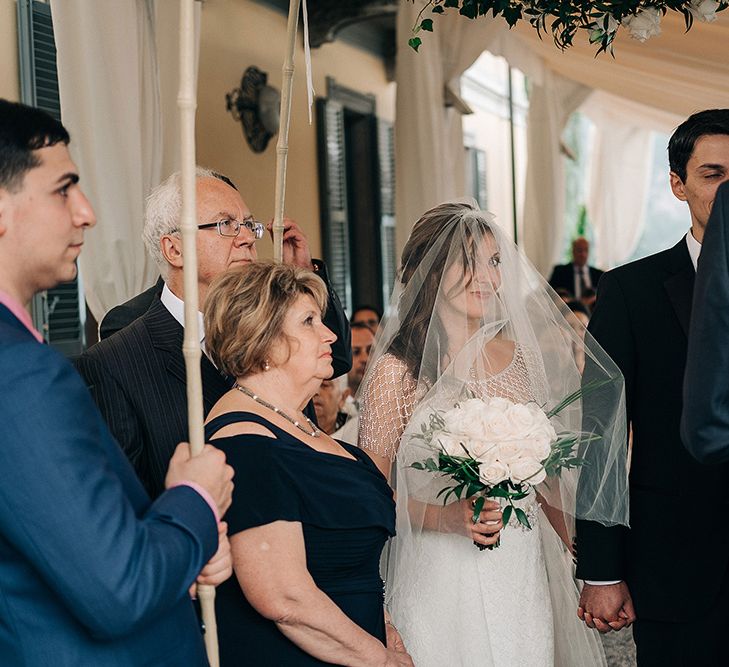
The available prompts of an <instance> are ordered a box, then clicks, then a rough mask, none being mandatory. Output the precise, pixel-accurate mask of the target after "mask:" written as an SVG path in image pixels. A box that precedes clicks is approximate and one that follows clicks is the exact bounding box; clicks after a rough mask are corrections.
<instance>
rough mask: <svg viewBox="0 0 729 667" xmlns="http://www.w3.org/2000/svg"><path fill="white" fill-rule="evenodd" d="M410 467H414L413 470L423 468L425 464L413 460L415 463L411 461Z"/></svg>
mask: <svg viewBox="0 0 729 667" xmlns="http://www.w3.org/2000/svg"><path fill="white" fill-rule="evenodd" d="M410 467H411V468H415V470H425V466H424V465H423V464H422V463H420V461H415V463H411V464H410Z"/></svg>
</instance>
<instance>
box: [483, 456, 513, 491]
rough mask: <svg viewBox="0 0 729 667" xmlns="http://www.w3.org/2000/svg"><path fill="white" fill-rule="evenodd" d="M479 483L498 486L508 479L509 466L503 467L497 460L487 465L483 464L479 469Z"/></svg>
mask: <svg viewBox="0 0 729 667" xmlns="http://www.w3.org/2000/svg"><path fill="white" fill-rule="evenodd" d="M479 472H480V475H479V476H480V478H481V481H482V482H483V483H484V484H488V485H489V486H495V485H496V484H500V483H501V482H503V481H504V480H505V479H509V466H507V465H504V464H503V463H502V462H501V461H499V460H498V459H494V460H493V461H491V462H490V463H488V464H484V465H482V466H481V468H480V469H479Z"/></svg>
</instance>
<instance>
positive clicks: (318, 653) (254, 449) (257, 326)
mask: <svg viewBox="0 0 729 667" xmlns="http://www.w3.org/2000/svg"><path fill="white" fill-rule="evenodd" d="M326 299H327V295H326V289H325V287H324V284H323V283H322V282H321V280H320V279H319V278H318V277H317V276H315V275H314V274H313V273H310V272H308V271H305V270H303V269H299V268H296V267H292V266H287V265H281V264H278V265H276V264H270V263H256V264H251V265H248V266H244V267H241V268H240V269H236V270H234V271H231V272H228V273H226V274H224V275H222V276H220V277H219V278H218V279H216V280H215V282H214V283H213V284H212V286H211V287H210V291H209V292H208V297H207V299H206V305H205V344H206V346H207V349H208V352H209V354H210V356H211V357H212V359H213V361H214V362H215V364H216V365H217V367H218V368H219V369H220V370H221V371H224V372H226V373H228V374H229V375H230V376H233V377H235V378H236V383H235V385H234V387H233V389H231V390H230V391H229V392H228V393H227V394H225V395H224V396H223V397H222V398H221V399H220V400H219V401H218V403H217V404H216V405H215V406H214V407H213V410H212V411H211V413H210V415H209V417H208V422H207V426H206V436H207V438H208V440H210V439H212V440H213V441H214V442H215V445H216V446H217V447H219V448H220V449H222V450H223V451H224V452H225V453H226V455H227V457H228V461H229V463H230V464H231V465H232V466H233V468H234V469H235V471H236V492H235V495H234V497H233V504H232V506H231V508H230V510H229V511H228V513H227V515H226V519H227V521H228V524H229V527H230V528H229V534H230V544H231V548H232V552H233V562H234V569H235V574H236V579H231V580H228V581H227V582H226V583H225V584H224V585H223V586H221V587H220V588H218V603H217V605H218V623H219V632H220V648H221V663H222V664H223V665H238V664H242V662H245V664H251V665H257V666H263V665H277V666H278V665H287V666H298V665H323V664H337V665H363V666H364V665H373V666H374V665H378V666H379V665H393V666H394V665H411V664H412V662H411V660H410V658H409V657H408V656H407V654H406V653H404V652H402V651H398V650H395V649H394V648H393V649H388V648H386V646H385V638H386V627H385V626H386V623H385V617H384V612H383V606H382V581H381V579H380V575H379V560H380V554H381V551H382V548H383V546H384V544H385V541H386V540H387V539H388V537H389V536H391V535H392V534H393V533H394V523H395V514H394V503H393V499H392V493H391V492H390V489H389V487H388V485H387V482H386V481H385V478H384V477H383V476H382V475H381V474H380V472H379V471H378V469H377V468H376V466H375V465H374V464H373V463H372V461H371V460H370V458H369V457H368V456H367V454H365V453H364V452H362V451H361V450H359V449H357V448H356V447H353V446H351V445H345V444H342V443H339V442H336V441H335V440H332V439H331V438H330V437H329V436H327V435H326V434H325V433H323V432H321V431H320V430H319V429H318V428H317V426H316V425H315V424H314V423H312V422H311V421H310V420H309V419H307V417H306V416H304V414H303V412H302V409H303V407H304V406H305V405H306V403H307V402H308V401H309V400H310V399H311V397H312V396H313V395H314V394H315V393H316V391H317V390H318V388H319V385H320V384H321V382H322V380H324V379H325V378H328V377H329V376H330V375H331V374H332V355H331V344H332V342H333V341H334V340H335V336H334V334H332V332H331V331H330V330H329V329H327V328H326V327H325V326H324V324H323V323H322V321H321V315H322V312H323V311H324V308H325V306H326Z"/></svg>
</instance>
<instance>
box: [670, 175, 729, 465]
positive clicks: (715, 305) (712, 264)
mask: <svg viewBox="0 0 729 667" xmlns="http://www.w3.org/2000/svg"><path fill="white" fill-rule="evenodd" d="M704 238H705V239H706V242H705V243H704V244H703V246H702V251H701V256H700V257H699V267H698V270H697V272H696V285H695V287H694V307H693V311H692V313H691V329H690V332H691V333H690V334H689V340H688V356H687V358H686V376H685V378H684V385H683V419H682V421H681V437H682V438H683V442H684V444H685V445H686V448H687V449H688V450H689V452H691V454H693V456H694V457H695V458H696V459H698V460H699V461H700V462H701V463H727V462H729V184H727V183H724V184H722V185H720V186H719V189H718V190H717V192H716V199H714V204H713V206H712V209H711V216H710V217H709V224H708V225H707V226H706V234H705V235H704Z"/></svg>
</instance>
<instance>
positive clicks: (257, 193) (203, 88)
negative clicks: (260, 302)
mask: <svg viewBox="0 0 729 667" xmlns="http://www.w3.org/2000/svg"><path fill="white" fill-rule="evenodd" d="M285 40H286V16H285V15H283V14H281V13H278V12H276V11H273V10H270V9H268V8H266V7H262V6H261V5H257V4H255V3H254V2H251V1H250V0H208V1H207V2H205V4H204V5H203V11H202V28H201V44H200V70H199V77H198V113H197V156H198V162H199V163H200V164H202V165H205V166H208V167H211V168H215V169H218V170H220V171H222V172H223V173H225V174H227V175H228V176H230V177H231V178H232V179H233V181H234V182H235V183H236V184H237V185H238V187H239V188H240V189H241V192H242V194H243V198H244V200H245V201H246V203H247V204H248V206H249V207H250V209H251V211H252V212H253V214H254V215H255V216H256V217H258V218H259V219H261V220H264V219H265V220H268V219H269V218H271V217H273V204H274V174H275V162H276V140H277V137H274V138H273V139H272V140H271V141H270V142H269V145H268V147H267V148H266V150H265V151H264V152H263V153H258V154H256V153H253V151H251V149H250V148H249V147H248V144H247V143H246V141H245V137H244V136H243V131H242V128H241V125H240V123H238V122H236V121H235V120H234V119H233V117H232V116H231V115H230V114H229V113H228V112H227V111H226V109H225V94H226V93H228V92H230V91H231V90H232V89H233V88H236V87H238V86H239V85H240V79H241V75H242V74H243V71H244V70H245V69H246V68H247V67H248V66H250V65H255V66H256V67H258V68H259V69H262V70H263V71H264V72H267V73H268V82H269V84H270V85H273V86H275V87H276V88H278V89H280V88H281V66H282V64H283V58H284V51H285ZM295 66H296V72H295V74H294V94H293V104H292V119H291V130H290V133H289V159H288V176H287V195H286V209H285V210H286V214H287V215H288V216H289V217H292V218H294V219H296V220H297V221H298V222H299V223H300V224H301V226H302V227H303V229H304V232H305V233H306V234H307V236H308V238H309V241H310V244H311V248H312V252H313V253H314V254H315V256H321V239H320V222H319V183H318V173H317V172H318V167H317V143H316V113H315V109H314V110H313V114H314V117H313V122H312V125H311V126H310V125H309V124H308V115H307V102H306V76H305V69H304V49H303V41H302V38H301V30H299V36H298V47H297V50H296V60H295ZM312 67H313V75H314V89H315V91H316V93H317V95H319V96H326V77H327V76H331V77H334V79H336V81H337V83H339V84H341V85H343V86H347V87H349V88H352V89H354V90H357V91H358V92H362V93H372V94H374V95H375V96H376V97H377V112H378V115H380V116H381V117H383V118H386V119H388V120H393V119H394V114H395V91H394V84H388V82H387V80H386V77H385V69H384V65H383V63H382V61H381V60H380V59H378V58H376V57H374V56H372V55H370V54H367V53H364V52H363V51H361V50H359V49H356V48H354V47H350V46H348V45H346V44H342V43H340V42H335V43H333V44H326V45H324V46H323V47H321V48H318V49H314V50H312ZM259 254H260V256H262V257H270V256H271V244H270V243H268V242H267V241H266V242H261V243H260V244H259Z"/></svg>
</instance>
